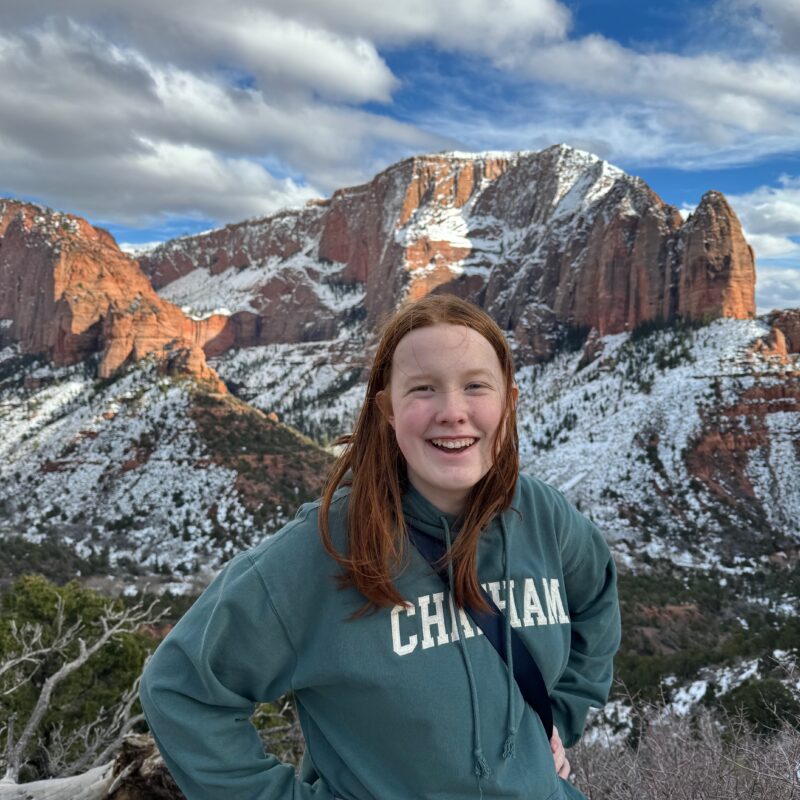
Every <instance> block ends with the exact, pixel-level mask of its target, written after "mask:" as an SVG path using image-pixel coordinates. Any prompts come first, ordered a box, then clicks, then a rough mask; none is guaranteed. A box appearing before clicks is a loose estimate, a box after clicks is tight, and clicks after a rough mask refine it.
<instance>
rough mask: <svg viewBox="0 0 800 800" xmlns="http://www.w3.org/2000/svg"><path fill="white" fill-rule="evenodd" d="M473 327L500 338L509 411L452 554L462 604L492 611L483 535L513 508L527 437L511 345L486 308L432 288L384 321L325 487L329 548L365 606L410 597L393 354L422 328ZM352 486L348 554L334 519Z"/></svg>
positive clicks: (496, 345)
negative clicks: (390, 402) (520, 422)
mask: <svg viewBox="0 0 800 800" xmlns="http://www.w3.org/2000/svg"><path fill="white" fill-rule="evenodd" d="M442 323H444V324H450V325H463V326H465V327H467V328H472V329H473V330H474V331H477V332H478V333H479V334H480V335H481V336H483V337H484V339H486V340H487V341H488V342H489V344H491V345H492V348H493V349H494V351H495V353H496V354H497V358H498V359H499V361H500V367H501V371H502V375H503V380H504V384H505V387H504V388H505V405H504V411H503V417H502V419H501V421H500V425H499V426H498V431H497V435H496V436H495V440H494V453H493V456H494V460H493V464H492V467H491V469H490V470H489V471H488V472H487V473H486V475H485V476H484V477H483V478H481V480H479V481H478V482H477V483H476V484H475V485H474V486H473V487H472V489H471V490H470V492H469V495H468V496H467V501H466V505H465V507H464V512H463V513H462V515H461V517H460V520H459V534H458V536H457V537H456V540H455V542H454V543H453V546H452V548H451V550H450V553H449V554H448V558H450V559H451V560H452V562H453V582H454V586H453V591H454V595H455V601H456V603H457V604H458V605H459V606H460V607H462V608H463V607H465V606H472V607H474V608H483V609H485V610H488V606H487V604H486V603H485V601H484V600H483V597H482V596H481V592H480V584H479V582H478V573H477V568H476V560H477V551H478V539H479V537H480V535H481V531H482V530H483V529H484V528H485V527H486V525H487V524H488V523H489V521H490V520H491V519H492V517H493V516H495V514H497V513H498V512H501V511H503V510H505V509H506V508H508V507H509V506H510V504H511V499H512V497H513V496H514V489H515V486H516V481H517V474H518V472H519V439H518V436H517V419H516V410H515V403H514V395H513V387H514V365H513V361H512V358H511V350H510V349H509V346H508V342H506V339H505V337H504V336H503V333H502V331H501V330H500V328H499V327H498V325H497V323H496V322H495V321H494V320H493V319H492V318H491V317H490V316H489V315H488V314H487V313H486V312H485V311H483V310H481V309H480V308H478V307H477V306H474V305H473V304H472V303H468V302H467V301H466V300H462V299H461V298H458V297H455V296H454V295H448V294H440V295H428V296H427V297H424V298H423V299H421V300H418V301H416V302H413V303H410V304H408V305H406V306H404V307H403V308H402V309H400V310H399V311H398V312H397V313H396V314H395V315H394V316H393V317H392V318H391V319H389V320H388V322H387V323H386V325H385V326H384V328H383V332H382V335H381V339H380V342H379V344H378V349H377V351H376V353H375V360H374V361H373V364H372V369H371V370H370V374H369V380H368V382H367V393H366V397H365V399H364V405H363V406H362V407H361V412H360V413H359V416H358V419H357V421H356V425H355V429H354V430H353V432H352V433H351V434H349V435H346V436H342V437H341V438H340V439H339V441H338V443H339V444H342V445H344V449H343V450H342V452H341V453H340V455H339V457H338V458H337V460H336V462H335V463H334V465H333V468H332V469H331V472H330V474H329V475H328V479H327V482H326V484H325V488H324V490H323V493H322V503H321V507H320V512H319V527H320V533H321V537H322V542H323V545H324V546H325V549H326V550H327V552H328V553H329V554H330V555H331V557H332V558H334V559H335V560H336V561H337V562H338V563H339V564H340V566H341V567H342V569H343V574H342V575H341V577H340V585H342V586H353V587H355V588H356V589H358V591H359V592H361V594H362V595H364V597H365V598H366V601H367V602H366V604H365V607H364V608H363V609H362V612H363V611H366V610H368V609H377V608H382V607H386V606H394V605H401V604H404V603H405V602H406V598H404V597H403V596H402V595H401V594H400V593H399V592H398V590H397V587H396V586H395V584H394V576H395V575H396V574H397V573H398V570H399V569H400V568H401V567H402V564H403V559H404V556H405V547H406V543H407V536H406V532H405V521H404V519H403V510H402V494H403V485H404V484H405V482H406V480H407V478H406V463H405V458H404V457H403V454H402V453H401V452H400V448H399V447H398V445H397V441H396V439H395V435H394V430H393V429H392V427H391V426H390V425H389V422H388V421H387V419H386V417H385V415H384V413H383V411H382V410H381V408H380V403H379V400H378V393H379V392H381V391H383V390H384V389H388V387H389V380H390V377H391V370H392V359H393V358H394V352H395V349H396V348H397V345H398V343H399V342H400V340H401V339H402V338H403V337H404V336H405V335H406V334H408V333H410V332H411V331H413V330H415V329H417V328H424V327H428V326H431V325H439V324H442ZM345 485H349V486H351V493H350V497H349V499H348V508H347V544H348V552H347V553H346V554H343V553H339V552H337V550H336V548H335V547H334V545H333V541H332V540H331V535H330V529H329V525H328V514H329V511H330V505H331V501H332V499H333V493H334V492H335V491H336V489H337V488H339V487H340V486H345Z"/></svg>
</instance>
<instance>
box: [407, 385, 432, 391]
mask: <svg viewBox="0 0 800 800" xmlns="http://www.w3.org/2000/svg"><path fill="white" fill-rule="evenodd" d="M411 391H412V392H432V391H433V386H430V385H427V386H415V387H414V388H413V389H411Z"/></svg>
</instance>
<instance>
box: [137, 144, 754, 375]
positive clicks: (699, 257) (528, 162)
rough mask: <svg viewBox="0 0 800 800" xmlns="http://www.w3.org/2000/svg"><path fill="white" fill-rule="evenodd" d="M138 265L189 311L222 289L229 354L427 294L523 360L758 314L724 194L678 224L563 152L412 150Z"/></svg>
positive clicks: (648, 197)
mask: <svg viewBox="0 0 800 800" xmlns="http://www.w3.org/2000/svg"><path fill="white" fill-rule="evenodd" d="M245 240H246V242H247V246H246V248H245V247H244V245H243V242H244V241H245ZM142 267H143V269H144V270H145V272H146V273H147V274H148V275H150V276H152V278H153V280H154V282H155V283H156V285H163V286H164V289H163V295H164V296H165V297H167V298H170V299H172V300H173V301H175V302H177V303H179V304H181V305H189V306H191V307H192V308H193V309H195V310H197V311H198V312H205V313H208V312H209V311H211V310H213V308H214V306H215V305H216V303H218V298H219V297H220V296H224V297H225V308H226V309H227V310H228V311H229V312H230V313H231V320H230V322H229V325H228V330H227V332H226V334H225V336H224V337H223V340H224V341H229V342H231V343H233V344H238V345H248V344H256V343H259V344H267V343H273V342H300V341H309V340H321V339H330V338H335V337H336V335H338V333H339V331H341V329H342V327H343V325H346V324H347V322H348V320H352V319H353V318H365V319H366V322H367V325H368V326H369V327H370V328H372V327H374V326H375V325H376V324H377V323H378V322H379V321H380V320H381V319H382V318H383V317H384V316H385V315H386V314H387V313H388V312H391V311H392V310H393V309H394V308H396V307H397V306H398V304H399V303H402V302H404V301H405V300H406V299H408V298H417V297H421V296H423V295H425V294H428V293H429V292H434V291H448V292H452V293H454V294H458V295H461V296H464V297H468V298H470V299H472V300H474V301H476V302H478V303H480V304H481V305H483V306H484V307H485V308H486V309H487V311H488V312H489V313H490V314H492V316H493V317H494V318H495V319H496V320H497V321H498V322H499V323H500V324H501V326H503V327H504V328H505V329H506V330H509V331H513V332H514V334H515V337H516V339H517V341H518V342H519V344H520V347H521V350H520V353H521V357H522V359H523V360H539V359H541V358H546V357H548V355H549V353H550V352H552V349H553V346H554V343H555V342H556V341H557V340H558V338H559V337H560V336H562V335H563V333H564V331H565V329H568V328H569V327H575V326H579V327H583V326H587V327H590V328H595V329H596V330H597V331H598V332H599V334H601V335H604V334H607V333H615V332H619V331H624V330H626V329H632V328H635V327H636V326H637V325H639V324H641V323H642V322H645V321H648V320H658V319H662V320H670V319H674V318H676V317H677V316H684V317H688V318H691V319H703V318H711V317H717V316H733V317H747V316H750V315H752V314H754V313H755V303H754V276H755V272H754V261H753V254H752V250H751V249H750V248H749V247H748V245H747V243H746V242H745V241H744V238H743V235H742V231H741V226H740V225H739V222H738V220H737V219H736V216H735V214H734V213H733V211H732V210H731V209H730V207H729V206H728V204H727V202H726V201H725V199H724V197H722V195H720V194H719V193H716V192H710V193H708V194H707V195H706V196H705V197H704V198H703V200H702V201H701V203H700V205H699V206H698V208H697V210H696V211H695V213H694V214H693V215H692V216H691V218H690V219H689V220H688V221H687V222H685V223H684V221H683V220H682V219H681V216H680V214H679V213H678V211H677V209H675V208H674V207H672V206H669V205H667V204H665V203H664V202H663V201H662V200H661V199H660V198H659V197H658V196H657V195H656V194H655V193H654V192H652V190H651V189H650V188H649V187H648V186H647V185H646V184H645V183H644V182H643V181H642V180H641V179H639V178H634V177H631V176H629V175H626V174H625V173H624V172H622V171H621V170H619V169H617V168H616V167H614V166H612V165H610V164H608V163H607V162H605V161H603V160H601V159H599V158H598V157H597V156H594V155H592V154H590V153H585V152H582V151H579V150H574V149H572V148H570V147H567V146H566V145H555V146H553V147H550V148H547V149H546V150H542V151H541V152H520V153H478V154H469V153H442V154H437V155H426V156H414V157H412V158H408V159H405V160H404V161H401V162H399V163H398V164H395V165H393V166H391V167H389V168H388V169H386V170H384V171H383V172H381V173H380V174H378V175H376V176H375V178H373V179H372V180H371V181H369V182H368V183H365V184H362V185H360V186H355V187H351V188H348V189H341V190H339V191H337V192H335V193H334V194H333V196H332V197H331V198H330V199H329V200H327V201H323V202H316V203H313V204H309V205H307V206H306V207H305V208H303V209H298V210H295V211H286V212H284V213H282V214H280V215H276V216H274V217H270V218H266V219H263V220H254V221H251V222H247V223H242V224H241V225H239V226H229V227H228V228H225V229H223V230H222V231H217V232H214V233H212V234H207V235H205V236H201V237H190V238H189V239H183V240H180V241H179V242H174V243H168V244H167V245H165V246H164V247H161V248H159V249H157V250H155V251H153V252H152V253H150V254H149V255H148V257H147V258H145V259H143V260H142ZM167 276H174V277H173V278H172V280H171V282H169V283H166V284H164V283H163V281H165V279H166V277H167ZM178 277H180V280H177V278H178ZM237 286H246V287H247V289H246V291H241V290H238V289H237V288H236V287H237ZM204 295H205V296H204ZM212 295H215V297H214V300H213V301H212V300H211V296H212Z"/></svg>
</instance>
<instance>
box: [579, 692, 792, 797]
mask: <svg viewBox="0 0 800 800" xmlns="http://www.w3.org/2000/svg"><path fill="white" fill-rule="evenodd" d="M637 717H638V724H637V728H636V729H635V730H634V731H633V733H632V736H631V737H629V739H630V740H629V741H628V742H625V743H622V744H620V743H616V744H614V743H610V742H607V741H600V740H597V739H596V740H594V741H591V742H587V743H581V744H579V745H578V746H577V747H576V748H575V749H574V750H573V751H571V754H570V762H571V763H572V765H573V773H574V776H575V781H576V785H577V786H578V787H579V788H580V789H581V790H582V791H583V792H584V793H585V794H586V795H587V796H588V797H589V798H590V800H643V799H646V800H698V799H701V800H761V798H763V799H764V800H800V732H798V729H797V726H796V724H791V723H790V722H784V723H783V724H782V725H781V727H780V728H778V729H775V730H772V731H770V732H769V733H756V732H755V731H754V729H753V728H752V727H751V726H749V725H748V724H747V723H746V722H745V720H744V719H743V718H742V717H741V716H731V715H729V714H722V715H719V714H715V713H713V712H712V711H710V710H708V709H701V710H700V711H698V712H696V713H695V714H694V715H691V716H688V715H687V716H678V715H677V714H675V713H671V712H669V711H667V710H665V709H664V707H655V706H653V707H649V708H646V709H644V710H641V709H640V710H639V713H638V714H637ZM795 722H796V721H795Z"/></svg>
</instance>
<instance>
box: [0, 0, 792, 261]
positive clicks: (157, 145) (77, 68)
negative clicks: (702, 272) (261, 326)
mask: <svg viewBox="0 0 800 800" xmlns="http://www.w3.org/2000/svg"><path fill="white" fill-rule="evenodd" d="M798 2H799V0H780V2H779V0H758V2H756V0H725V2H724V3H721V5H720V7H723V6H724V9H723V10H725V11H726V12H727V11H728V10H730V11H731V15H733V11H735V12H736V14H737V15H738V19H739V21H738V22H737V25H739V28H737V30H740V32H741V31H745V32H747V31H749V33H748V34H747V35H749V37H750V40H752V41H751V45H752V46H751V47H750V49H749V50H748V51H747V52H748V54H747V55H746V57H745V56H737V57H734V55H733V54H732V53H733V51H725V50H724V49H721V48H719V47H717V49H715V50H712V49H710V47H709V48H708V49H707V50H706V51H702V50H701V49H700V48H698V47H695V49H694V50H693V51H692V52H691V53H688V52H687V53H677V52H666V51H662V52H659V51H658V49H657V47H656V46H655V45H653V48H652V50H649V51H647V52H644V51H638V50H636V49H633V48H631V47H624V46H622V45H621V44H619V43H617V42H615V41H613V40H611V39H609V38H608V37H605V36H602V35H599V34H594V35H589V36H583V37H581V38H575V37H572V38H571V36H570V29H571V24H572V17H571V12H570V10H569V8H568V6H567V5H566V4H565V3H563V2H558V0H459V2H456V1H455V0H394V2H380V0H378V1H377V2H371V3H364V2H363V0H336V2H330V0H258V1H257V0H230V2H228V3H226V4H224V5H222V4H220V3H218V2H214V1H213V0H169V2H166V1H165V0H139V1H138V2H137V3H135V4H122V3H104V2H100V0H58V1H57V0H41V2H36V3H22V2H14V3H10V4H6V5H7V7H4V9H3V32H2V33H0V70H1V71H2V73H1V74H2V75H3V81H2V82H0V108H2V109H3V114H2V115H0V145H1V146H2V151H0V175H2V178H1V179H0V180H2V181H3V184H2V187H3V189H4V190H5V191H7V192H17V193H20V194H25V195H29V196H30V195H36V196H39V197H40V198H41V199H43V200H44V201H45V202H49V203H50V204H52V205H58V206H61V207H66V208H72V209H75V208H80V209H82V210H83V211H84V213H94V211H95V210H97V209H106V210H107V214H108V215H114V217H115V218H116V219H118V220H121V219H122V218H123V216H124V218H125V219H126V220H134V219H137V218H143V217H142V215H143V214H145V212H146V210H147V208H148V207H149V209H150V210H151V211H152V212H153V213H155V214H156V215H158V214H169V213H183V214H185V213H189V210H192V213H195V214H197V215H200V216H202V215H205V216H212V215H215V214H221V213H224V214H226V216H225V217H223V218H221V220H220V221H227V220H228V219H231V218H232V217H230V216H228V215H232V214H240V213H241V212H242V209H245V208H247V209H248V210H247V211H246V212H245V215H250V214H255V213H263V209H265V208H268V209H270V210H273V209H275V208H277V207H278V206H280V205H284V204H287V203H296V202H299V201H301V200H302V199H303V198H305V197H307V196H309V195H310V194H314V193H317V194H327V193H329V192H331V191H333V190H334V189H336V188H339V187H340V186H343V185H347V184H351V183H353V182H357V181H361V180H364V179H367V178H369V177H370V176H371V175H372V174H373V173H374V172H376V171H377V170H379V169H381V168H383V167H385V166H386V165H387V164H388V163H391V162H392V161H394V160H397V159H399V158H401V157H403V156H405V155H408V154H410V153H413V152H421V151H432V150H439V149H443V148H445V147H452V146H461V147H467V148H473V149H500V148H507V149H523V148H524V149H537V148H540V147H545V146H547V145H550V144H552V143H554V142H558V141H565V142H567V143H569V144H572V145H574V146H577V147H581V148H583V149H588V150H591V151H593V152H596V153H597V154H598V155H600V156H602V157H604V158H608V159H611V160H613V161H616V162H618V163H622V164H624V165H631V168H632V169H633V171H635V168H636V166H642V165H645V164H647V165H651V164H658V165H670V166H682V167H684V168H691V167H696V166H700V165H702V166H703V167H706V168H707V167H709V166H711V165H715V166H719V165H728V164H738V163H748V162H752V161H754V160H755V159H758V158H759V157H761V156H765V155H769V154H774V153H786V152H793V151H796V149H797V142H798V140H800V93H798V91H797V88H796V87H797V86H799V85H800V57H798V48H797V47H794V48H792V47H790V46H789V45H790V44H791V43H793V42H796V41H797V37H798V35H800V34H798V33H797V32H796V27H797V25H795V23H797V24H798V25H800V22H798V20H800V15H798V14H796V13H795V12H796V11H797V8H798ZM787 9H788V11H787ZM793 15H794V16H793ZM718 19H719V20H721V21H722V23H724V24H730V25H733V23H727V22H725V18H724V15H720V17H719V18H718ZM748 26H749V28H748ZM742 35H743V36H744V35H745V34H744V33H743V34H742ZM750 40H749V41H750ZM412 45H413V46H417V47H418V48H419V47H425V48H427V51H429V52H431V53H436V54H439V53H440V52H441V51H448V52H450V53H451V54H454V55H453V56H452V58H453V63H454V64H455V66H456V68H455V69H453V70H451V72H450V74H446V73H445V74H443V75H441V76H439V75H436V74H426V73H425V71H424V70H422V69H420V70H418V71H417V72H416V74H413V73H412V69H413V67H409V66H407V65H406V64H404V65H403V66H402V67H398V74H393V72H392V70H391V69H390V67H389V65H388V63H387V61H386V59H385V53H388V52H389V48H392V49H393V52H395V53H396V52H397V51H398V49H402V48H405V47H408V46H412ZM770 47H771V49H768V48H770ZM419 52H420V50H419V49H417V50H415V51H414V56H415V57H416V55H418V54H419ZM737 52H738V51H737ZM409 60H411V59H409ZM434 60H435V59H434ZM392 63H395V62H392ZM399 63H402V59H400V60H399ZM401 69H402V70H403V71H402V72H400V70H401ZM488 73H491V80H492V81H494V84H493V83H492V82H491V81H487V80H486V76H487V74H488ZM440 79H441V83H439V81H440ZM406 81H408V82H417V83H418V84H419V85H420V86H424V88H425V90H426V91H427V92H428V93H429V97H430V98H431V100H430V102H429V103H428V104H427V105H426V107H425V110H423V111H420V110H419V107H417V106H415V104H414V103H413V102H411V103H406V105H405V106H404V107H403V108H402V109H400V110H398V111H397V112H395V113H397V114H398V116H402V118H403V120H404V121H403V122H400V121H397V120H396V119H393V118H392V116H391V114H392V113H393V112H394V109H392V105H391V104H392V102H393V98H394V97H395V96H397V93H398V91H399V90H400V89H401V88H402V87H403V86H404V85H407V84H405V82H406ZM467 82H470V84H469V85H467V86H464V84H466V83H467ZM455 84H459V87H458V91H457V92H455V93H456V94H457V96H458V101H457V102H456V101H455V100H454V98H453V96H452V95H451V92H454V91H455V90H454V86H455ZM510 87H511V88H510ZM412 88H414V89H416V84H415V83H412ZM365 103H372V104H374V105H372V106H369V108H370V109H371V110H369V111H367V110H365V108H363V107H362V106H363V104H365ZM376 108H377V109H379V110H377V111H376V110H374V109H376ZM162 165H163V166H165V167H166V175H168V177H161V176H160V174H159V169H160V167H161V166H162ZM286 176H290V177H288V178H287V177H286ZM227 187H233V189H232V191H233V192H234V194H238V196H237V197H232V198H221V197H220V196H219V195H220V193H221V192H222V191H231V189H229V188H227ZM237 188H238V191H237ZM784 188H786V189H787V190H788V188H789V187H784ZM751 200H752V202H751V203H750V206H747V207H748V208H751V206H752V208H751V211H752V213H751V218H750V219H749V220H748V223H747V224H748V226H749V227H748V230H752V236H753V237H756V238H755V241H759V247H760V248H761V249H762V250H763V251H764V252H770V253H775V252H778V250H779V249H780V248H785V247H786V246H787V245H786V240H787V237H788V236H789V235H790V234H787V233H786V232H785V231H784V232H780V231H774V230H772V229H770V228H769V227H768V226H767V225H766V220H764V219H759V218H758V212H757V209H756V208H755V206H754V205H753V204H754V203H755V198H752V199H751ZM192 204H194V205H192ZM744 205H746V203H744V202H743V207H744ZM773 213H777V208H776V209H775V210H774V211H773ZM120 215H123V216H120ZM758 237H761V239H760V240H759V239H758ZM764 237H773V238H772V239H769V238H764ZM774 237H778V239H777V240H776V239H775V238H774ZM788 241H791V240H788Z"/></svg>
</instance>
